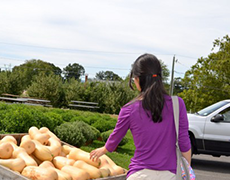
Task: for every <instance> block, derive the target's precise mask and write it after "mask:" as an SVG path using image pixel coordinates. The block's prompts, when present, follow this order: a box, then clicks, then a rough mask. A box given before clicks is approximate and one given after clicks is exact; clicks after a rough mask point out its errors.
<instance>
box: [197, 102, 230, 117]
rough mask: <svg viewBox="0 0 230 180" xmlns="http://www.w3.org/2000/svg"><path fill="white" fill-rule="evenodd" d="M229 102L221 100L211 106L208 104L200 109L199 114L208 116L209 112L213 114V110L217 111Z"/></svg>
mask: <svg viewBox="0 0 230 180" xmlns="http://www.w3.org/2000/svg"><path fill="white" fill-rule="evenodd" d="M228 103H229V102H227V101H220V102H218V103H215V104H213V105H211V106H208V107H206V108H204V109H202V110H200V111H198V112H197V114H198V115H201V116H207V115H209V114H211V113H212V112H214V111H216V110H217V109H219V108H220V107H222V106H224V105H226V104H228Z"/></svg>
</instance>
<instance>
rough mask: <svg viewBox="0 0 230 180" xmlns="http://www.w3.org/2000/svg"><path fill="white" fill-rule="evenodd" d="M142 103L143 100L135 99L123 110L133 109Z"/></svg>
mask: <svg viewBox="0 0 230 180" xmlns="http://www.w3.org/2000/svg"><path fill="white" fill-rule="evenodd" d="M140 103H141V100H138V99H133V100H131V101H129V102H128V103H127V104H125V105H124V106H123V107H122V108H127V109H132V108H133V107H134V106H139V104H140Z"/></svg>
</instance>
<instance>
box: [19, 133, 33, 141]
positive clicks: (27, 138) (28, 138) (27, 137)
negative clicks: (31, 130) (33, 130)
mask: <svg viewBox="0 0 230 180" xmlns="http://www.w3.org/2000/svg"><path fill="white" fill-rule="evenodd" d="M25 140H32V139H31V137H30V135H29V134H26V135H24V136H22V138H21V142H22V141H25Z"/></svg>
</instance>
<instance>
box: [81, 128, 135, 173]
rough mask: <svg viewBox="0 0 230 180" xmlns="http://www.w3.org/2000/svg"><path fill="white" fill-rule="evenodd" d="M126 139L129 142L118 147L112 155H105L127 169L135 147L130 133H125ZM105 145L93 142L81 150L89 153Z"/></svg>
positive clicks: (100, 142)
mask: <svg viewBox="0 0 230 180" xmlns="http://www.w3.org/2000/svg"><path fill="white" fill-rule="evenodd" d="M126 137H127V138H128V139H129V142H128V143H127V144H125V145H124V146H121V147H118V148H117V149H116V151H114V152H112V153H109V152H108V153H107V154H106V155H107V156H109V157H110V158H111V159H112V160H113V161H114V162H115V163H116V164H117V165H119V166H121V167H123V168H125V169H128V166H129V164H130V159H131V158H132V157H133V154H134V151H135V146H134V143H133V137H132V134H131V132H130V131H128V132H127V134H126ZM104 145H105V143H104V142H102V141H96V140H95V141H93V143H92V144H90V145H87V146H82V147H81V149H83V150H84V151H87V152H90V151H92V150H94V149H96V148H99V147H102V146H104Z"/></svg>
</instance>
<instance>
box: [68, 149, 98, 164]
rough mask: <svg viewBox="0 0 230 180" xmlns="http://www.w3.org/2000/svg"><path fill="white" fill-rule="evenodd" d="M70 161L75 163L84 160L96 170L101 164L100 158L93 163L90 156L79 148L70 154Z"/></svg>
mask: <svg viewBox="0 0 230 180" xmlns="http://www.w3.org/2000/svg"><path fill="white" fill-rule="evenodd" d="M68 158H69V159H73V160H75V161H77V160H82V161H84V162H86V163H88V164H90V165H92V166H94V167H96V168H98V167H99V166H100V164H101V160H100V158H99V159H98V160H97V161H93V160H91V159H90V154H89V153H88V152H85V151H83V150H81V149H79V148H73V149H72V150H71V151H70V153H69V157H68Z"/></svg>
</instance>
